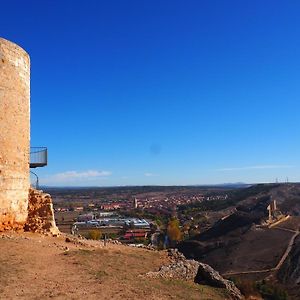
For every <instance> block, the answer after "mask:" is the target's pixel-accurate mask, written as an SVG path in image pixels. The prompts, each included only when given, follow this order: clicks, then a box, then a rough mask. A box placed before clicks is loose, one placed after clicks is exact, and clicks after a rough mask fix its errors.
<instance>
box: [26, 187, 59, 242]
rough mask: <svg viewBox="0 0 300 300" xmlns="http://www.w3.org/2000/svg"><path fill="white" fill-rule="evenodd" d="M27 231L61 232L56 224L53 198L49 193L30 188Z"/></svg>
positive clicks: (57, 233) (53, 233) (56, 233)
mask: <svg viewBox="0 0 300 300" xmlns="http://www.w3.org/2000/svg"><path fill="white" fill-rule="evenodd" d="M24 230H25V231H31V232H36V233H41V234H52V235H54V236H57V235H59V234H60V232H59V230H58V228H57V227H56V224H55V219H54V211H53V205H52V199H51V196H50V195H49V194H45V193H43V191H38V190H35V189H32V188H31V189H30V190H29V201H28V218H27V222H26V224H25V227H24Z"/></svg>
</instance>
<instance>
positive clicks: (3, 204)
mask: <svg viewBox="0 0 300 300" xmlns="http://www.w3.org/2000/svg"><path fill="white" fill-rule="evenodd" d="M29 148H30V58H29V55H28V54H27V53H26V51H24V50H23V49H22V48H21V47H19V46H18V45H16V44H14V43H12V42H10V41H7V40H5V39H2V38H0V231H4V230H11V229H14V230H20V229H21V230H23V229H27V230H31V231H35V232H43V233H45V232H49V233H53V234H58V229H57V227H56V225H55V221H54V214H53V209H52V201H51V198H50V196H49V195H45V194H42V193H41V192H39V191H34V190H30V179H29V178H30V176H29V160H30V155H29Z"/></svg>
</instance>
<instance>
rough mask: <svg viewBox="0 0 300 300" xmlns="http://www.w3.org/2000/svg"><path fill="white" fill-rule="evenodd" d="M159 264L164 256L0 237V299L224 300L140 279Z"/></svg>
mask: <svg viewBox="0 0 300 300" xmlns="http://www.w3.org/2000/svg"><path fill="white" fill-rule="evenodd" d="M66 246H67V247H69V251H67V252H66V251H64V247H66ZM163 263H167V257H166V254H165V253H164V252H153V251H147V250H143V249H134V248H130V247H125V246H117V245H110V246H108V247H106V248H99V247H98V248H87V247H83V246H76V245H73V244H70V243H65V242H64V240H63V239H62V238H60V239H54V238H49V237H41V236H37V235H24V234H23V235H13V238H11V239H7V238H5V239H1V237H0V299H15V298H21V299H22V298H23V299H47V298H54V299H142V298H146V299H216V300H218V299H226V296H225V294H224V291H223V290H221V289H214V288H211V287H208V286H203V285H196V284H194V283H192V282H183V281H179V280H165V279H149V278H145V277H144V276H143V274H145V273H146V272H148V271H153V270H157V269H158V268H159V266H160V265H161V264H163Z"/></svg>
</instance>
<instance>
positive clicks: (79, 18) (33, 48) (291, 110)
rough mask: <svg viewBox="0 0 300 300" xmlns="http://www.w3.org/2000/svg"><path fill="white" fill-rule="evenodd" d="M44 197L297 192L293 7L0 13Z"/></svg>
mask: <svg viewBox="0 0 300 300" xmlns="http://www.w3.org/2000/svg"><path fill="white" fill-rule="evenodd" d="M1 12H2V13H1V18H0V36H2V37H4V38H7V39H9V40H12V41H14V42H16V43H17V44H19V45H21V46H22V47H24V48H25V49H26V50H27V51H28V52H29V54H30V56H31V72H32V76H31V144H32V146H44V145H45V146H48V148H49V166H48V167H45V168H43V169H38V170H37V172H38V174H39V175H40V177H41V181H42V183H44V184H48V185H141V184H145V185H148V184H163V185H164V184H207V183H209V184H211V183H222V182H237V181H242V182H270V181H274V180H275V178H276V177H278V179H279V180H285V178H286V177H287V176H288V177H289V179H290V180H291V181H300V155H299V152H300V151H299V150H300V139H299V129H300V118H299V111H300V101H299V100H300V38H299V37H300V18H299V15H300V2H299V1H296V0H295V1H276V0H269V1H261V0H257V1H255V0H251V1H240V0H236V1H230V0H228V1H225V0H223V1H214V0H210V1H200V0H195V1H176V0H170V1H167V0H164V1H161V0H160V1H155V0H153V1H146V0H145V1H144V0H136V1H124V0H119V1H113V0H112V1H89V0H87V1H58V0H56V1H28V0H27V1H16V0H12V1H4V2H3V3H1Z"/></svg>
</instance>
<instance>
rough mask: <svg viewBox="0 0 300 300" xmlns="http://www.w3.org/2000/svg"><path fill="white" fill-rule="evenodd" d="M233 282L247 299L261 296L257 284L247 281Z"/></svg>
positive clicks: (238, 280)
mask: <svg viewBox="0 0 300 300" xmlns="http://www.w3.org/2000/svg"><path fill="white" fill-rule="evenodd" d="M232 281H233V282H234V283H235V285H236V286H237V287H238V288H239V290H240V291H241V293H242V294H243V295H244V296H245V297H246V298H248V297H250V296H259V295H260V294H259V292H258V290H257V287H256V283H255V282H253V281H251V280H247V279H233V280H232Z"/></svg>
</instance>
